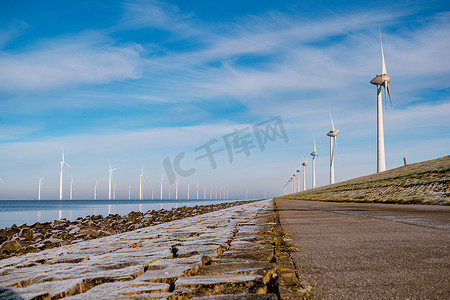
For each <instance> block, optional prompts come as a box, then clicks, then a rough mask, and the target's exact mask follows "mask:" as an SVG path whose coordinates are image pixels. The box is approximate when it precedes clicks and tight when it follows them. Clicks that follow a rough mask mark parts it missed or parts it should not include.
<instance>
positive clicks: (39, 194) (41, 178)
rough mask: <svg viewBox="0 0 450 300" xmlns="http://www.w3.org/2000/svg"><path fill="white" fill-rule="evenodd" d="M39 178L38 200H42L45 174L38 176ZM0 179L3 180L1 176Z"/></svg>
mask: <svg viewBox="0 0 450 300" xmlns="http://www.w3.org/2000/svg"><path fill="white" fill-rule="evenodd" d="M38 178H39V184H38V200H41V186H42V180H44V178H45V176H42V177H38ZM0 181H3V180H2V179H1V178H0Z"/></svg>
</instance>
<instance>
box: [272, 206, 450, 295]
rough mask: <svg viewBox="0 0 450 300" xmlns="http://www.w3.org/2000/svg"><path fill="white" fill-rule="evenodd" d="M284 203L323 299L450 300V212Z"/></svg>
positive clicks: (286, 226) (304, 270) (306, 275)
mask: <svg viewBox="0 0 450 300" xmlns="http://www.w3.org/2000/svg"><path fill="white" fill-rule="evenodd" d="M276 204H277V207H278V211H279V216H280V223H281V226H282V228H283V230H288V231H289V232H290V233H291V236H292V240H293V241H292V243H293V244H294V245H295V246H296V247H297V248H298V249H299V251H298V252H294V253H292V254H291V255H292V258H293V260H294V263H295V267H296V271H297V273H298V274H299V276H300V278H301V280H305V281H307V282H308V283H309V284H311V285H312V286H313V295H314V296H315V299H450V280H449V278H450V207H445V206H425V205H395V204H366V203H336V202H319V201H301V200H287V199H277V200H276Z"/></svg>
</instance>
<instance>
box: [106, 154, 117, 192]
mask: <svg viewBox="0 0 450 300" xmlns="http://www.w3.org/2000/svg"><path fill="white" fill-rule="evenodd" d="M108 164H109V170H108V171H109V192H108V200H111V188H112V186H111V185H112V173H113V172H114V171H115V170H117V168H114V169H113V168H112V167H111V163H110V162H109V160H108Z"/></svg>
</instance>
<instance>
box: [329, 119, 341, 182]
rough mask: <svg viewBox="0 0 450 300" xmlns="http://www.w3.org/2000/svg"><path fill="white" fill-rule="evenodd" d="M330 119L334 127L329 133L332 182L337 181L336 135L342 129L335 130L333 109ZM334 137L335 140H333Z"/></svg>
mask: <svg viewBox="0 0 450 300" xmlns="http://www.w3.org/2000/svg"><path fill="white" fill-rule="evenodd" d="M330 120H331V126H332V127H333V130H331V131H330V132H328V133H327V135H328V136H329V137H330V184H333V183H335V180H334V156H335V155H334V154H335V152H336V145H337V144H336V137H337V135H338V132H339V131H340V130H335V128H334V123H333V118H332V117H331V111H330ZM333 139H334V141H333ZM333 142H334V146H335V147H334V148H333Z"/></svg>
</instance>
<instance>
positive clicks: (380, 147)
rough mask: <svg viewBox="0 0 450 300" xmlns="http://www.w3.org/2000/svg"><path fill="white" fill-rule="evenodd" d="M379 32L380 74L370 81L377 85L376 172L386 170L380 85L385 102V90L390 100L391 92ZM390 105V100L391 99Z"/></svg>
mask: <svg viewBox="0 0 450 300" xmlns="http://www.w3.org/2000/svg"><path fill="white" fill-rule="evenodd" d="M379 32H380V46H381V75H377V76H376V77H375V78H373V79H372V80H371V81H370V83H371V84H374V85H376V86H377V173H379V172H383V171H386V155H385V151H384V129H383V100H382V96H381V87H382V86H383V87H384V98H385V101H386V102H387V95H386V91H387V93H388V95H389V101H390V100H391V92H390V91H389V82H390V81H391V77H389V76H388V75H387V72H386V63H385V61H384V52H383V43H382V42H381V30H379ZM391 106H392V101H391Z"/></svg>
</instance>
